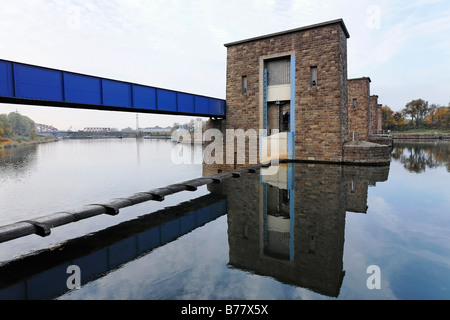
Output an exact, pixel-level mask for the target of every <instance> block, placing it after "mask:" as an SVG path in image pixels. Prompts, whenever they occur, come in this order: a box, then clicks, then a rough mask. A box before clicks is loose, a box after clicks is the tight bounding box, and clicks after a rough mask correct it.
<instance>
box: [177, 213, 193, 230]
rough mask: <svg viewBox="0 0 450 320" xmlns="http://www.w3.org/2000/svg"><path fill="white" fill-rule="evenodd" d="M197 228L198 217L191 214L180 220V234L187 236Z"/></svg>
mask: <svg viewBox="0 0 450 320" xmlns="http://www.w3.org/2000/svg"><path fill="white" fill-rule="evenodd" d="M195 228H197V215H196V214H189V215H187V216H184V217H182V218H180V233H181V234H186V233H188V232H191V231H192V230H194V229H195Z"/></svg>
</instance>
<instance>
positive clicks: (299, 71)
mask: <svg viewBox="0 0 450 320" xmlns="http://www.w3.org/2000/svg"><path fill="white" fill-rule="evenodd" d="M347 37H348V34H347V33H346V30H344V27H343V24H342V23H340V22H334V23H330V24H324V25H320V26H314V27H311V28H304V29H302V30H299V31H297V32H287V33H280V34H277V35H274V36H269V37H266V38H262V39H257V40H251V41H245V42H240V43H235V44H229V45H226V46H227V49H228V50H227V86H226V100H227V120H226V128H227V129H231V128H232V129H237V128H242V129H244V130H247V129H249V128H254V129H256V130H259V129H260V128H262V125H263V122H262V118H263V98H262V96H263V83H262V81H263V64H264V59H267V58H270V57H275V56H283V55H294V56H295V57H296V65H295V78H296V80H295V158H296V159H298V160H316V161H337V162H339V161H342V159H343V150H342V145H343V142H344V141H345V140H346V139H347V136H348V133H347V81H346V80H347ZM312 66H317V68H318V85H317V87H314V88H311V87H310V68H311V67H312ZM243 76H246V77H247V83H248V89H247V93H246V94H242V77H243ZM291 116H292V115H291Z"/></svg>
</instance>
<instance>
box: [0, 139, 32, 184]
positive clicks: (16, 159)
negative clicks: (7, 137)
mask: <svg viewBox="0 0 450 320" xmlns="http://www.w3.org/2000/svg"><path fill="white" fill-rule="evenodd" d="M37 150H38V145H28V146H21V147H18V148H10V149H0V172H2V174H1V175H0V180H1V179H2V177H3V178H6V177H9V178H13V179H18V178H20V177H22V176H26V175H27V174H28V172H29V171H30V170H31V169H33V168H34V167H35V166H36V162H37Z"/></svg>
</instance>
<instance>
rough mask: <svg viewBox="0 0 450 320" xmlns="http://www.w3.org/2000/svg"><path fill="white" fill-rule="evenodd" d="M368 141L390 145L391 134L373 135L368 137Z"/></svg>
mask: <svg viewBox="0 0 450 320" xmlns="http://www.w3.org/2000/svg"><path fill="white" fill-rule="evenodd" d="M369 141H370V142H373V143H377V144H383V145H386V146H390V147H392V142H393V138H392V136H377V135H373V136H370V137H369Z"/></svg>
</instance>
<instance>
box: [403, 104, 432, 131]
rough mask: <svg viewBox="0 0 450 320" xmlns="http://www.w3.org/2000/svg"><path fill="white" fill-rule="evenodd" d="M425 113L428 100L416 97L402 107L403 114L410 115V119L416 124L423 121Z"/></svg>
mask: <svg viewBox="0 0 450 320" xmlns="http://www.w3.org/2000/svg"><path fill="white" fill-rule="evenodd" d="M427 113H428V101H424V100H422V99H416V100H412V101H411V102H408V103H407V104H406V105H405V108H404V109H403V114H404V115H409V116H411V118H412V121H413V123H414V124H415V125H416V126H418V125H419V124H423V123H424V120H425V116H426V114H427Z"/></svg>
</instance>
